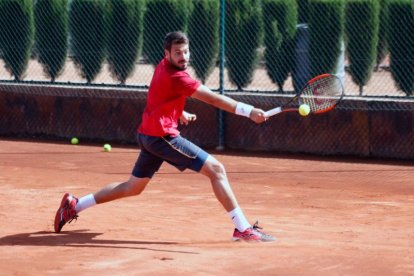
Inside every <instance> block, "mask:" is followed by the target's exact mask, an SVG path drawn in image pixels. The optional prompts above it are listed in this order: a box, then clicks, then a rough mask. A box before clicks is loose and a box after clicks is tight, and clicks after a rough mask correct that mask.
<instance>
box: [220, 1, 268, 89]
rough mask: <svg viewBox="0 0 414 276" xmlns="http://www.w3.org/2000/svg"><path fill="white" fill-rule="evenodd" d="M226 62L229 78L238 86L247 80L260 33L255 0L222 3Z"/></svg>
mask: <svg viewBox="0 0 414 276" xmlns="http://www.w3.org/2000/svg"><path fill="white" fill-rule="evenodd" d="M226 32H227V34H226V38H225V45H226V55H225V56H226V63H227V69H228V74H229V79H230V81H231V82H232V83H233V84H235V85H236V86H237V88H238V90H242V89H243V87H245V86H247V85H248V84H250V83H251V81H252V78H253V73H254V70H255V69H256V65H257V60H258V54H257V50H258V48H259V46H260V44H261V41H262V37H263V24H262V14H261V7H260V1H259V0H229V1H227V3H226Z"/></svg>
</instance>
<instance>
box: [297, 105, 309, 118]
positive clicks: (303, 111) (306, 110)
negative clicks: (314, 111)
mask: <svg viewBox="0 0 414 276" xmlns="http://www.w3.org/2000/svg"><path fill="white" fill-rule="evenodd" d="M309 112H310V107H309V105H307V104H301V105H300V106H299V114H300V115H302V116H308V115H309Z"/></svg>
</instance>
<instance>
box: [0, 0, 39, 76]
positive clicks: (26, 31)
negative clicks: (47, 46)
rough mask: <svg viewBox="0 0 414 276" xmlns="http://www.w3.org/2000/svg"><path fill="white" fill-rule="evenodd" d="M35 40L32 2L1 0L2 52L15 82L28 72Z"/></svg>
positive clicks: (0, 47) (29, 0)
mask: <svg viewBox="0 0 414 276" xmlns="http://www.w3.org/2000/svg"><path fill="white" fill-rule="evenodd" d="M33 38H34V20H33V3H32V0H0V50H1V53H2V58H3V60H4V63H5V68H6V69H7V71H9V72H10V74H11V75H12V76H14V77H15V80H17V81H18V80H21V79H22V78H23V76H24V73H25V72H26V69H27V66H28V63H29V59H30V55H31V50H32V45H33Z"/></svg>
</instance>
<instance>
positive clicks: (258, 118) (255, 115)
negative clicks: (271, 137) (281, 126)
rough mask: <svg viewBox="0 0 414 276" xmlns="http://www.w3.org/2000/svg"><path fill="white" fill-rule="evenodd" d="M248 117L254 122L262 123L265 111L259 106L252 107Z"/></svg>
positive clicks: (265, 118)
mask: <svg viewBox="0 0 414 276" xmlns="http://www.w3.org/2000/svg"><path fill="white" fill-rule="evenodd" d="M250 119H251V120H252V121H253V122H255V123H256V124H260V123H263V122H265V121H266V120H267V117H266V116H265V112H264V111H263V110H262V109H260V108H253V110H252V112H251V113H250Z"/></svg>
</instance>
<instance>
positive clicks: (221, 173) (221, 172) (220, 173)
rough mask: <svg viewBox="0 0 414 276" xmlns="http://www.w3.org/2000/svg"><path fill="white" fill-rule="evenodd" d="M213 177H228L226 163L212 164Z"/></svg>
mask: <svg viewBox="0 0 414 276" xmlns="http://www.w3.org/2000/svg"><path fill="white" fill-rule="evenodd" d="M211 168H212V174H213V177H214V178H216V179H223V178H225V177H226V169H225V168H224V165H223V164H222V163H220V162H218V161H217V162H214V163H213V164H212V165H211Z"/></svg>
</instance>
